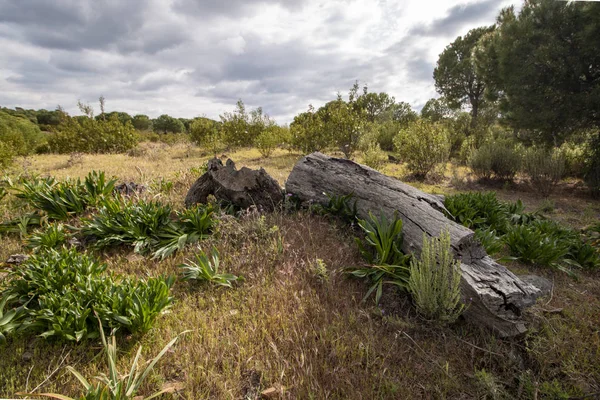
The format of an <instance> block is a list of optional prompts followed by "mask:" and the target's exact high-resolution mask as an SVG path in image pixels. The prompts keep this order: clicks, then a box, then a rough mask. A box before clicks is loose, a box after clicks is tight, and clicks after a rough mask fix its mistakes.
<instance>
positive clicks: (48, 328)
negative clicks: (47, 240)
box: [2, 248, 174, 341]
mask: <svg viewBox="0 0 600 400" xmlns="http://www.w3.org/2000/svg"><path fill="white" fill-rule="evenodd" d="M105 269H106V265H105V264H100V263H99V262H98V261H96V260H95V259H94V258H92V257H90V256H88V255H87V254H81V253H78V252H77V251H75V250H74V249H65V248H62V249H60V250H54V249H50V250H45V251H42V252H39V253H37V254H35V255H33V256H32V257H30V258H29V259H28V260H27V261H25V262H24V263H23V264H21V265H19V266H18V267H17V268H16V269H14V270H13V271H12V272H11V273H10V275H9V279H8V285H7V287H6V289H5V290H4V292H3V293H2V300H3V301H5V304H6V305H8V306H9V307H12V308H19V307H23V310H24V312H23V313H22V314H21V315H20V316H19V318H18V320H16V321H15V320H13V321H14V322H15V323H17V322H18V324H19V327H18V329H20V330H23V331H30V332H35V333H40V336H42V337H57V338H59V339H63V340H68V341H81V340H83V339H87V338H95V337H98V327H97V325H96V323H95V319H94V318H93V313H94V312H97V313H98V315H99V316H100V319H101V322H102V325H103V326H105V327H108V328H123V329H125V330H126V331H128V332H132V333H135V332H145V331H147V330H148V329H150V327H151V326H152V323H153V322H154V320H155V319H156V317H157V316H158V315H159V314H160V313H161V312H163V311H164V310H166V309H168V307H169V306H170V305H171V303H172V301H173V298H172V297H170V295H169V293H170V288H171V286H172V285H173V283H174V278H173V277H159V278H149V279H148V280H137V279H122V278H120V277H118V276H114V275H106V274H104V271H105Z"/></svg>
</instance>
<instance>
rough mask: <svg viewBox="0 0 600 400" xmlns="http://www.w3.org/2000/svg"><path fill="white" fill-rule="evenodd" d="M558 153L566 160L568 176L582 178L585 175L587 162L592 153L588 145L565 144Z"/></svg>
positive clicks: (566, 173)
mask: <svg viewBox="0 0 600 400" xmlns="http://www.w3.org/2000/svg"><path fill="white" fill-rule="evenodd" d="M558 152H559V153H560V154H561V155H562V157H563V158H564V160H565V175H566V176H572V177H576V178H582V177H583V176H584V175H585V167H586V161H587V160H588V158H589V156H590V153H591V151H590V148H589V144H588V143H582V144H576V143H572V142H565V143H563V144H562V146H560V147H559V149H558Z"/></svg>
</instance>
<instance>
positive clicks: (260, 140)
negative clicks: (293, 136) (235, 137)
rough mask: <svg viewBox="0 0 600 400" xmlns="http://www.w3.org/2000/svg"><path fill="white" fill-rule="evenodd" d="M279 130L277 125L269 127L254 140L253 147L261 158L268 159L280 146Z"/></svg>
mask: <svg viewBox="0 0 600 400" xmlns="http://www.w3.org/2000/svg"><path fill="white" fill-rule="evenodd" d="M280 129H281V128H280V127H278V126H277V125H270V126H268V127H266V128H265V129H264V130H263V131H262V132H261V133H260V134H259V135H258V136H257V137H256V139H255V140H254V145H255V146H256V147H257V148H258V151H259V152H260V154H261V155H262V156H263V157H265V158H268V157H269V156H270V155H271V154H272V153H273V151H274V150H275V149H276V148H277V146H278V145H280V144H281V142H282V140H281V136H280Z"/></svg>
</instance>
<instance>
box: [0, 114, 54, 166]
mask: <svg viewBox="0 0 600 400" xmlns="http://www.w3.org/2000/svg"><path fill="white" fill-rule="evenodd" d="M0 142H2V143H4V146H3V149H4V150H3V151H4V152H5V153H7V152H8V151H9V149H10V151H11V152H12V153H13V154H14V155H19V156H24V155H27V154H31V153H33V152H35V150H36V149H37V148H38V147H39V146H41V145H42V144H43V143H44V142H45V138H44V135H43V134H42V133H41V132H40V129H39V127H38V126H37V125H36V124H34V123H33V122H31V121H30V120H29V119H28V118H26V117H25V116H24V115H20V114H17V115H10V114H8V113H6V112H4V111H0Z"/></svg>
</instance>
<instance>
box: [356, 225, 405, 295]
mask: <svg viewBox="0 0 600 400" xmlns="http://www.w3.org/2000/svg"><path fill="white" fill-rule="evenodd" d="M358 225H359V226H360V227H361V228H362V229H363V231H364V232H365V239H364V241H361V240H360V239H356V242H357V244H358V248H359V250H360V252H361V254H362V256H363V258H364V259H365V260H367V262H368V263H369V264H370V265H368V266H365V267H364V268H359V269H355V270H353V271H351V272H350V273H351V274H352V275H354V276H355V277H358V278H368V279H369V280H370V281H371V282H373V284H372V285H371V287H370V288H369V290H368V291H367V294H366V295H365V297H364V299H363V301H364V300H366V299H367V298H368V297H369V296H370V295H371V293H373V291H376V292H375V302H376V303H379V300H380V299H381V295H382V293H383V284H384V283H389V284H393V285H396V286H399V287H402V288H404V287H406V285H407V282H408V274H409V270H408V262H409V260H410V256H409V255H405V254H403V253H402V252H401V251H400V248H401V247H402V241H403V235H402V220H400V219H398V218H397V217H396V216H394V218H393V219H388V218H387V217H385V215H383V214H382V215H381V216H379V218H376V217H375V216H373V215H372V214H370V213H369V219H368V220H358Z"/></svg>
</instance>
